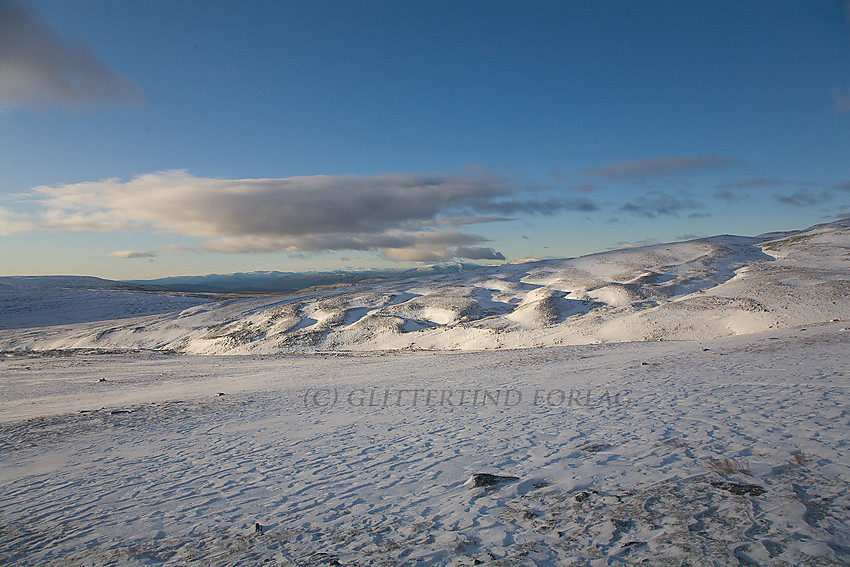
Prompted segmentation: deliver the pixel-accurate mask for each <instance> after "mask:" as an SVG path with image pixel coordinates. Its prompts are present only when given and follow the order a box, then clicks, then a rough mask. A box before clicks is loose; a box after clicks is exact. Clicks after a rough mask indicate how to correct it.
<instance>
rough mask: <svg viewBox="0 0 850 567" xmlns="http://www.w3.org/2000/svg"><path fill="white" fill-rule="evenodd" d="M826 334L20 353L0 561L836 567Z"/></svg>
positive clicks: (8, 431) (0, 442) (836, 360)
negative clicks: (489, 482) (479, 478)
mask: <svg viewBox="0 0 850 567" xmlns="http://www.w3.org/2000/svg"><path fill="white" fill-rule="evenodd" d="M842 325H843V324H842V323H835V324H829V325H822V326H818V327H815V328H810V329H807V330H805V331H802V330H792V331H772V332H771V333H768V334H759V335H747V336H738V337H728V338H722V339H714V340H711V341H703V342H682V341H677V342H649V343H646V342H644V343H628V344H609V345H586V346H574V347H555V348H551V349H528V350H521V351H489V352H472V353H470V352H461V353H445V352H431V353H422V352H419V353H416V352H408V353H395V354H392V353H384V354H375V353H372V354H365V355H349V356H303V355H293V356H285V357H279V356H278V357H270V356H247V357H242V356H235V357H234V356H227V357H223V356H212V357H202V356H191V355H183V356H174V355H166V354H159V353H150V352H148V353H136V354H112V355H104V354H101V355H94V354H82V353H79V354H77V355H73V356H70V355H68V353H63V352H53V353H41V354H37V353H31V354H25V353H20V354H14V355H11V356H7V357H5V359H3V360H0V389H1V390H0V391H2V392H3V394H2V395H3V398H2V400H3V402H2V404H0V454H3V458H2V461H0V563H4V564H15V565H32V566H35V565H38V566H39V567H41V566H51V565H53V566H62V567H65V566H76V565H87V566H96V567H100V566H107V565H128V566H141V565H151V564H161V565H204V566H217V567H220V566H237V565H402V566H414V565H432V566H441V565H452V566H461V565H475V564H483V565H494V566H506V565H524V566H527V565H541V566H543V565H571V564H575V565H607V564H639V563H643V564H650V565H706V566H708V565H724V566H725V565H729V566H738V565H741V564H744V565H765V566H779V565H783V566H796V565H838V564H848V562H850V551H848V550H850V528H848V526H850V461H848V457H847V450H846V449H847V447H848V446H850V410H848V408H850V388H848V381H847V379H848V376H847V355H846V353H847V352H848V348H850V332H847V331H842V328H843V326H842ZM101 379H105V381H101ZM220 394H224V395H220ZM475 474H493V475H499V476H511V477H517V480H516V481H512V482H504V483H499V484H497V485H495V486H491V487H488V486H484V487H479V488H471V487H470V485H469V483H467V481H468V480H469V479H470V477H471V476H472V475H475ZM256 523H259V524H260V525H261V526H263V531H264V533H263V534H262V535H260V534H258V533H256V532H255V527H254V526H255V524H256Z"/></svg>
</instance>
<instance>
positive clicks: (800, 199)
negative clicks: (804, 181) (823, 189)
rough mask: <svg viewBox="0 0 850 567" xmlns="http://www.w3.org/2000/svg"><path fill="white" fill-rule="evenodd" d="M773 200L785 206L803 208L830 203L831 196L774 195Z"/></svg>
mask: <svg viewBox="0 0 850 567" xmlns="http://www.w3.org/2000/svg"><path fill="white" fill-rule="evenodd" d="M773 198H774V199H776V200H777V201H779V202H780V203H782V204H783V205H788V206H789V207H796V208H803V207H813V206H815V205H820V204H822V203H823V202H824V201H829V200H830V199H831V196H830V195H829V193H793V194H791V195H774V196H773Z"/></svg>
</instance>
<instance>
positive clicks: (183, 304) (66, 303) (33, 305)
mask: <svg viewBox="0 0 850 567" xmlns="http://www.w3.org/2000/svg"><path fill="white" fill-rule="evenodd" d="M209 301H211V299H210V298H209V297H202V296H200V295H195V296H191V295H188V294H179V293H171V292H166V291H163V290H160V289H157V288H152V287H149V286H142V285H135V284H132V283H127V282H120V281H113V280H104V279H101V278H93V277H88V276H17V277H0V329H21V328H26V327H41V326H46V325H62V324H69V323H83V322H87V321H103V320H108V319H117V318H120V317H133V316H139V315H152V314H155V313H169V312H173V311H174V310H175V309H186V308H187V307H192V306H195V305H200V304H202V303H207V302H209Z"/></svg>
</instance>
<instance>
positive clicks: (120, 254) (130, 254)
mask: <svg viewBox="0 0 850 567" xmlns="http://www.w3.org/2000/svg"><path fill="white" fill-rule="evenodd" d="M104 256H107V257H109V258H127V259H131V258H154V257H156V252H155V251H153V250H116V251H115V252H109V253H108V254H104Z"/></svg>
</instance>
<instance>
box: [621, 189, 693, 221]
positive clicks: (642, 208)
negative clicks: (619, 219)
mask: <svg viewBox="0 0 850 567" xmlns="http://www.w3.org/2000/svg"><path fill="white" fill-rule="evenodd" d="M701 208H703V205H702V204H701V203H698V202H697V201H695V200H694V199H693V198H692V197H691V196H690V195H689V194H688V193H687V192H685V191H679V192H678V193H676V194H670V193H665V192H663V191H651V192H649V193H648V194H647V195H646V196H641V197H638V198H637V199H635V200H633V201H630V202H628V203H625V204H624V205H623V206H621V207H620V211H621V212H624V213H630V214H633V215H636V216H640V217H646V218H655V217H657V216H662V215H667V216H679V213H682V212H685V211H688V210H695V209H701ZM689 216H690V217H698V216H707V215H705V214H703V213H691V214H690V215H689Z"/></svg>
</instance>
